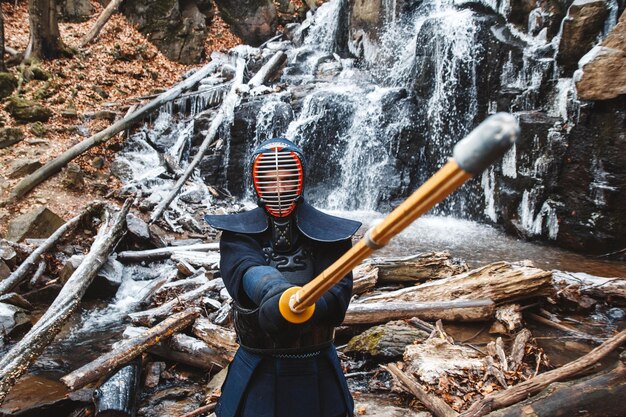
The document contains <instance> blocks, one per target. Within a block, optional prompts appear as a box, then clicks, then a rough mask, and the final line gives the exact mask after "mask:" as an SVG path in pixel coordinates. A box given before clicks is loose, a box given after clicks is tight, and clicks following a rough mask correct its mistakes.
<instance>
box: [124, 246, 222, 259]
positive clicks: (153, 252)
mask: <svg viewBox="0 0 626 417" xmlns="http://www.w3.org/2000/svg"><path fill="white" fill-rule="evenodd" d="M219 248H220V244H219V243H203V244H201V245H190V246H167V247H165V248H158V249H148V250H140V251H124V252H120V253H118V254H117V260H118V261H121V262H142V261H148V262H149V261H158V260H160V259H165V258H169V257H170V256H172V255H173V254H175V253H178V252H208V251H212V250H219Z"/></svg>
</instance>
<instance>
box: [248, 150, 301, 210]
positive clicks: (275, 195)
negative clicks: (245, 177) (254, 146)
mask: <svg viewBox="0 0 626 417" xmlns="http://www.w3.org/2000/svg"><path fill="white" fill-rule="evenodd" d="M281 149H282V148H278V147H276V148H272V149H269V150H268V151H266V152H263V153H261V154H259V155H258V156H257V157H256V158H255V160H254V163H253V165H252V179H253V182H254V190H255V191H256V193H257V196H259V198H260V199H262V200H263V201H264V202H265V209H266V210H267V211H268V212H269V213H270V214H271V215H272V216H274V217H285V216H288V215H289V214H291V212H292V211H293V210H294V209H295V207H296V200H297V199H298V197H300V195H301V194H302V185H303V184H302V183H303V180H304V174H303V170H302V162H301V161H300V158H298V156H297V154H296V153H295V152H289V151H282V152H281Z"/></svg>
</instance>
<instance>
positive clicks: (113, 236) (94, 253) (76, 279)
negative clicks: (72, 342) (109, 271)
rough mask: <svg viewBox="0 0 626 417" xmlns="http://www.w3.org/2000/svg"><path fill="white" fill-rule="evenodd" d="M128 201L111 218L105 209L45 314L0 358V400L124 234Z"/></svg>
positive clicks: (51, 337)
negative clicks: (87, 248) (80, 258)
mask: <svg viewBox="0 0 626 417" xmlns="http://www.w3.org/2000/svg"><path fill="white" fill-rule="evenodd" d="M130 204H131V200H130V199H129V200H127V201H126V202H125V203H124V206H123V207H122V210H121V211H120V212H119V213H118V215H117V216H116V218H115V219H114V220H113V221H111V219H110V218H109V216H108V211H105V216H104V217H105V219H104V221H103V223H102V226H101V227H100V230H99V231H98V234H97V235H96V238H95V240H94V242H93V244H92V245H91V250H90V251H89V253H88V254H87V256H86V257H85V259H84V260H83V262H82V263H81V264H80V266H79V267H78V268H77V269H76V271H74V273H73V274H72V276H71V277H70V278H69V279H68V281H67V282H66V283H65V285H64V286H63V288H62V289H61V291H60V292H59V295H58V296H57V297H56V299H55V300H54V301H53V302H52V304H51V305H50V307H49V308H48V310H47V311H46V312H45V314H44V315H43V316H42V317H41V318H40V319H39V321H38V322H37V323H36V324H35V325H34V326H33V327H32V328H31V329H30V331H29V332H28V333H27V334H26V335H25V336H24V337H23V338H22V340H20V341H19V342H18V343H17V344H16V345H15V346H14V347H13V348H12V349H11V350H10V351H9V352H7V353H6V354H5V355H4V356H3V357H2V359H0V403H2V401H4V398H5V397H6V395H7V393H8V391H9V389H11V387H12V386H13V385H14V384H15V382H16V380H17V379H18V378H19V377H20V376H21V375H22V374H23V373H24V372H26V371H27V370H28V367H29V366H30V365H31V364H32V363H33V362H34V361H35V360H36V359H37V358H38V357H39V355H41V353H42V352H43V351H44V350H45V348H46V347H47V346H48V345H49V344H50V342H52V340H54V337H55V336H56V335H57V334H58V333H59V331H60V330H61V327H62V325H63V323H65V321H66V320H67V319H68V318H69V317H70V316H71V315H72V313H73V312H74V310H76V308H77V307H78V305H79V304H80V300H81V298H82V297H83V295H84V294H85V291H86V290H87V287H89V284H91V282H92V281H93V279H94V278H95V276H96V274H97V272H98V270H99V269H100V267H101V266H102V265H103V264H104V262H105V260H106V259H107V257H108V255H109V253H111V251H112V250H113V248H114V247H115V245H116V244H117V242H118V241H119V239H120V238H121V237H122V236H123V235H124V233H125V231H126V214H127V213H128V210H129V208H130ZM111 223H112V224H111Z"/></svg>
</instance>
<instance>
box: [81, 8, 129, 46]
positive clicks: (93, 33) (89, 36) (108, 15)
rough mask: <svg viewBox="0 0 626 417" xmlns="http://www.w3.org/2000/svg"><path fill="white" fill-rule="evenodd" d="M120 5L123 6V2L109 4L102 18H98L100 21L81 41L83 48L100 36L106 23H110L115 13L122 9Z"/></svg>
mask: <svg viewBox="0 0 626 417" xmlns="http://www.w3.org/2000/svg"><path fill="white" fill-rule="evenodd" d="M120 4H122V0H111V2H109V4H108V5H107V7H105V8H104V10H103V11H102V13H100V16H98V20H96V23H94V25H93V26H92V28H91V29H89V32H87V34H86V35H85V37H84V38H83V39H82V40H81V41H80V47H81V48H82V47H84V46H85V45H87V44H88V43H89V42H91V41H92V40H94V39H95V38H96V36H98V34H99V33H100V31H101V30H102V28H103V27H104V25H105V24H106V22H108V21H109V19H110V18H111V16H112V15H113V13H115V12H116V11H117V9H118V8H119V7H120Z"/></svg>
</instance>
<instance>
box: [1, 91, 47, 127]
mask: <svg viewBox="0 0 626 417" xmlns="http://www.w3.org/2000/svg"><path fill="white" fill-rule="evenodd" d="M5 110H6V111H7V112H9V114H10V115H11V116H13V118H14V119H15V120H17V121H18V122H25V123H28V122H47V121H48V120H49V119H50V118H51V117H52V110H50V109H48V108H47V107H44V106H42V105H41V104H38V103H35V102H34V101H30V100H26V99H23V98H20V97H17V96H11V98H9V103H8V104H7V105H6V106H5Z"/></svg>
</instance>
